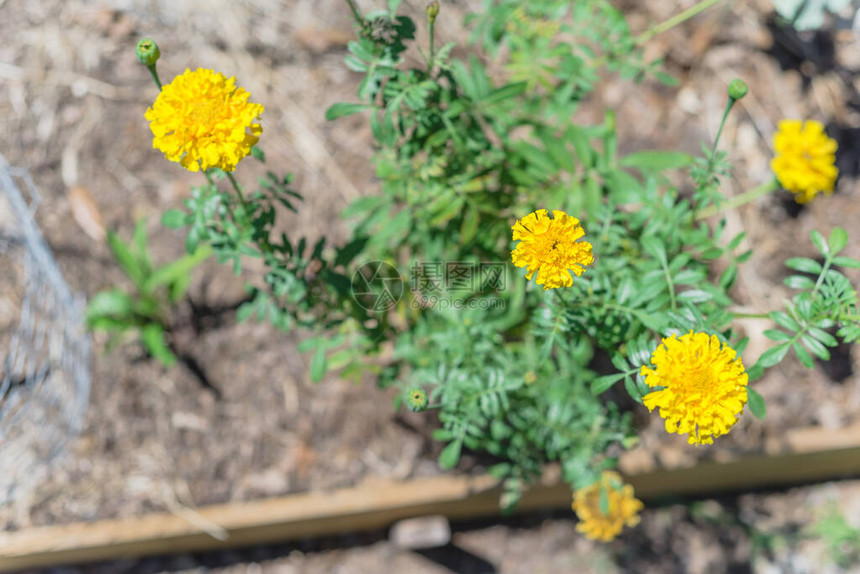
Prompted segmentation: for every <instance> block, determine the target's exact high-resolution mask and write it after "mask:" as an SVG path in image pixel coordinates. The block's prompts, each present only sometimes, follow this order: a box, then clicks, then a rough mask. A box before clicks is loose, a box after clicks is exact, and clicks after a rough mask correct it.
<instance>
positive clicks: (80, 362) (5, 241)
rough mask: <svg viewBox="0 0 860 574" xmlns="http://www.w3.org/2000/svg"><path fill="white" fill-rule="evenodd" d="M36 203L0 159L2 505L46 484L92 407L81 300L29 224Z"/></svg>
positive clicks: (20, 176)
mask: <svg viewBox="0 0 860 574" xmlns="http://www.w3.org/2000/svg"><path fill="white" fill-rule="evenodd" d="M22 188H23V191H22ZM39 199H40V198H39V192H38V190H37V189H36V186H35V185H34V184H33V180H32V178H31V177H30V175H29V173H27V171H26V170H23V169H20V168H15V167H11V166H9V164H8V163H7V162H6V159H5V158H4V157H3V156H2V155H0V469H2V470H0V504H5V503H7V502H10V501H11V500H13V498H14V497H16V496H20V495H21V493H22V492H23V491H30V490H32V489H34V488H35V487H36V486H37V485H38V484H39V482H40V481H41V480H43V479H44V478H45V476H46V475H47V474H48V472H49V471H50V468H51V466H52V464H55V463H56V461H57V459H58V456H59V455H60V454H61V453H63V451H64V450H65V447H66V445H67V444H68V442H69V440H70V439H72V438H74V437H75V436H76V435H77V434H78V432H80V429H81V425H82V423H83V418H84V413H85V411H86V408H87V404H88V401H89V391H90V357H91V349H90V340H89V337H88V336H87V334H86V331H85V328H84V308H85V305H84V300H83V299H82V298H81V297H78V296H75V295H74V294H73V293H72V291H71V290H70V289H69V286H68V285H67V284H66V282H65V280H64V279H63V276H62V274H61V273H60V270H59V268H58V267H57V263H56V261H55V260H54V257H53V255H52V254H51V251H50V249H49V248H48V246H47V244H46V243H45V240H44V238H43V237H42V234H41V232H40V231H39V227H38V225H37V224H36V222H35V221H34V219H33V214H34V212H35V210H36V207H37V206H38V204H39Z"/></svg>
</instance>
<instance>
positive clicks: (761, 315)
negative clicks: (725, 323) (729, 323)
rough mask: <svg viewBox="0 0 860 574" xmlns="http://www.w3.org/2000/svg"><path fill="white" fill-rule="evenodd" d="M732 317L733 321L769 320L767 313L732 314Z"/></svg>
mask: <svg viewBox="0 0 860 574" xmlns="http://www.w3.org/2000/svg"><path fill="white" fill-rule="evenodd" d="M732 317H734V318H735V319H769V318H770V315H768V314H767V313H732Z"/></svg>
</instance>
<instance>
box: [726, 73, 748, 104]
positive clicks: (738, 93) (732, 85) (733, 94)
mask: <svg viewBox="0 0 860 574" xmlns="http://www.w3.org/2000/svg"><path fill="white" fill-rule="evenodd" d="M749 91H750V89H749V87H748V86H747V84H746V82H744V81H743V80H741V79H740V78H735V79H734V80H732V81H731V82H729V97H730V98H731V99H733V100H739V99H741V98H742V97H744V96H745V95H747V93H748V92H749Z"/></svg>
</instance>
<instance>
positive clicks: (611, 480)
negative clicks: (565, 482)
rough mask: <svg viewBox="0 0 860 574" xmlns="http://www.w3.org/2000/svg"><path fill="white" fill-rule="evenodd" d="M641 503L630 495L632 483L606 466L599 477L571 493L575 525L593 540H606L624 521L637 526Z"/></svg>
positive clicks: (614, 535)
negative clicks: (594, 481) (577, 520)
mask: <svg viewBox="0 0 860 574" xmlns="http://www.w3.org/2000/svg"><path fill="white" fill-rule="evenodd" d="M601 499H602V500H601ZM642 507H643V505H642V501H640V500H638V499H636V498H635V497H634V496H633V487H632V486H630V485H629V484H624V483H623V482H622V480H621V477H620V476H619V475H618V473H617V472H612V471H609V470H607V471H605V472H604V473H603V476H601V478H600V481H598V482H596V483H594V484H592V485H591V486H587V487H585V488H580V489H579V490H577V491H576V492H574V493H573V510H574V512H576V515H577V516H578V517H579V521H580V522H579V524H577V525H576V529H577V530H579V531H580V532H582V533H583V534H585V535H586V536H587V537H588V538H591V539H592V540H601V541H603V542H609V541H610V540H612V539H613V538H615V537H616V536H618V534H619V533H620V532H621V530H622V529H623V528H624V525H625V524H626V525H627V526H636V525H637V524H639V511H640V510H642Z"/></svg>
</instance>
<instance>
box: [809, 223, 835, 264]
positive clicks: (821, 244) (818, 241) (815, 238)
mask: <svg viewBox="0 0 860 574" xmlns="http://www.w3.org/2000/svg"><path fill="white" fill-rule="evenodd" d="M809 236H810V237H811V238H812V242H813V243H814V244H815V246H816V247H817V248H818V250H819V251H820V252H821V254H822V255H824V256H825V257H827V256H828V255H829V254H830V247H829V246H828V245H827V241H825V239H824V236H823V235H821V233H819V232H818V231H816V230H814V229H813V230H812V232H811V233H810V234H809Z"/></svg>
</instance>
